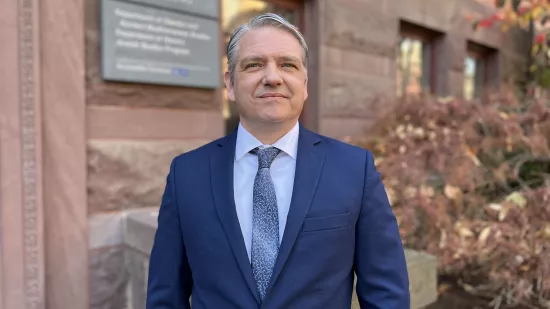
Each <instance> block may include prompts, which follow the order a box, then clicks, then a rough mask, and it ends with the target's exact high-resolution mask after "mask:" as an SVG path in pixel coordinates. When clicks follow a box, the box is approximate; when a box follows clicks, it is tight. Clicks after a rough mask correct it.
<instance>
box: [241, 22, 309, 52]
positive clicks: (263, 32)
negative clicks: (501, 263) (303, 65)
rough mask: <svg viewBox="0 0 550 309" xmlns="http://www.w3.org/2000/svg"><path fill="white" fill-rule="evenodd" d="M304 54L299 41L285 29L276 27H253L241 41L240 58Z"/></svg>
mask: <svg viewBox="0 0 550 309" xmlns="http://www.w3.org/2000/svg"><path fill="white" fill-rule="evenodd" d="M301 55H302V48H301V46H300V43H299V41H298V40H297V39H296V38H295V37H294V36H293V35H292V34H290V33H288V32H286V31H285V30H281V29H277V28H274V27H265V28H260V29H251V30H249V31H248V32H246V33H245V34H244V35H243V37H242V39H241V41H240V43H239V58H240V59H242V58H244V57H247V56H266V57H270V56H295V57H300V58H301Z"/></svg>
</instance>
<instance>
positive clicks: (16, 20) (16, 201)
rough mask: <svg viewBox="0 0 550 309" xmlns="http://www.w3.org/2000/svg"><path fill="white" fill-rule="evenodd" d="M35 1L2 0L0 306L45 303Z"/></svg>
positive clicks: (35, 305) (37, 40)
mask: <svg viewBox="0 0 550 309" xmlns="http://www.w3.org/2000/svg"><path fill="white" fill-rule="evenodd" d="M39 15H40V11H39V8H38V6H37V3H36V1H31V0H21V1H5V2H2V4H1V5H0V42H2V47H1V50H2V52H1V54H0V55H1V57H0V72H1V73H0V74H2V75H0V84H1V85H2V86H1V87H0V98H1V99H0V100H1V103H0V263H1V264H0V307H1V308H6V309H11V308H14V309H15V308H25V309H26V308H33V309H34V308H36V309H43V308H45V279H44V278H45V268H44V266H45V260H44V249H45V248H44V241H43V240H44V211H43V210H44V207H43V206H44V204H43V196H42V166H43V164H42V157H41V153H42V141H41V139H40V136H41V133H42V129H41V127H40V121H41V108H42V106H41V105H42V104H41V98H42V94H41V87H40V82H41V80H40V74H41V71H40V59H39V55H40V53H39V51H40V39H39V37H40V34H39V31H38V29H39V23H40V16H39Z"/></svg>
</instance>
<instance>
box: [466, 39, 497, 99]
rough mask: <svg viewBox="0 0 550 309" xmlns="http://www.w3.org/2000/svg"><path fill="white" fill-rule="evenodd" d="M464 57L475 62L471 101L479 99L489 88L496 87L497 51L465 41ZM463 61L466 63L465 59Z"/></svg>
mask: <svg viewBox="0 0 550 309" xmlns="http://www.w3.org/2000/svg"><path fill="white" fill-rule="evenodd" d="M466 55H467V56H466V57H470V58H473V59H474V60H475V61H476V70H475V72H474V96H473V98H472V99H479V98H481V97H482V96H483V95H484V93H485V92H486V91H487V90H488V89H489V88H490V87H491V86H496V85H497V82H498V50H496V49H494V48H491V47H488V46H484V45H482V44H479V43H475V42H472V41H467V43H466ZM464 61H466V58H464ZM465 78H466V76H465ZM464 87H465V86H463V88H464ZM463 93H464V89H463Z"/></svg>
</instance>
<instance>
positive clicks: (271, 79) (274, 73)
mask: <svg viewBox="0 0 550 309" xmlns="http://www.w3.org/2000/svg"><path fill="white" fill-rule="evenodd" d="M264 72H265V75H264V80H263V83H264V86H270V87H276V86H280V85H281V84H282V83H283V79H282V77H281V74H280V71H279V67H278V66H277V65H276V64H274V63H269V64H268V65H266V66H265V71H264Z"/></svg>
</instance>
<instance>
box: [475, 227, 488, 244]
mask: <svg viewBox="0 0 550 309" xmlns="http://www.w3.org/2000/svg"><path fill="white" fill-rule="evenodd" d="M490 234H491V227H490V226H488V227H486V228H484V229H483V230H482V231H481V233H479V238H478V239H477V242H478V244H479V245H481V246H484V245H485V244H486V243H487V238H488V237H489V235H490Z"/></svg>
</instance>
